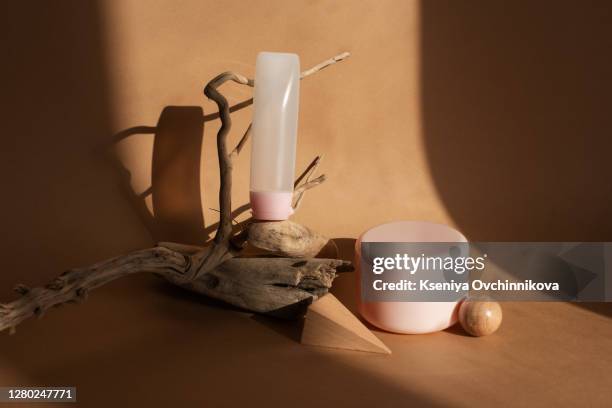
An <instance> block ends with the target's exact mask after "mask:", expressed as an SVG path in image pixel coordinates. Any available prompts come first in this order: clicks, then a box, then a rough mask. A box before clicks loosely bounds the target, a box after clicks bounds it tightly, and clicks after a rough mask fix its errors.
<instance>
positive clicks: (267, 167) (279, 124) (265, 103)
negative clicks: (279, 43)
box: [250, 52, 300, 220]
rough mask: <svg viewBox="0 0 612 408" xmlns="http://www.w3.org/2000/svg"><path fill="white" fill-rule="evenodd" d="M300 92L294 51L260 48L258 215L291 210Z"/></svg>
mask: <svg viewBox="0 0 612 408" xmlns="http://www.w3.org/2000/svg"><path fill="white" fill-rule="evenodd" d="M299 96H300V59H299V57H298V56H297V55H296V54H284V53H275V52H261V53H259V55H258V56H257V63H256V65H255V92H254V96H253V128H252V150H251V188H250V201H251V207H252V209H253V215H254V217H255V218H256V219H259V220H286V219H287V218H289V216H290V215H291V214H292V212H293V210H292V208H291V201H292V196H293V179H294V173H295V150H296V138H297V121H298V104H299Z"/></svg>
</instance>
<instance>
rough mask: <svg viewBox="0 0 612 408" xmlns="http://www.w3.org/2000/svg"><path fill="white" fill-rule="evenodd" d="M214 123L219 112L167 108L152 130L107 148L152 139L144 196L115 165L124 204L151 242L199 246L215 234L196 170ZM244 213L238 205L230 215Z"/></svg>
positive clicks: (124, 136)
mask: <svg viewBox="0 0 612 408" xmlns="http://www.w3.org/2000/svg"><path fill="white" fill-rule="evenodd" d="M252 103H253V99H252V98H251V99H246V100H244V101H242V102H239V103H237V104H235V105H233V106H231V107H230V112H236V111H239V110H241V109H244V108H246V107H248V106H250V105H251V104H252ZM217 119H219V113H218V112H214V113H211V114H208V115H204V111H203V110H202V108H201V107H199V106H166V107H165V108H164V110H163V111H162V113H161V114H160V116H159V120H158V122H157V125H156V126H135V127H132V128H128V129H125V130H123V131H121V132H119V133H117V134H116V135H115V136H114V138H113V141H112V142H113V143H112V144H113V145H118V144H119V143H121V142H122V141H124V140H128V139H129V138H130V137H132V136H135V135H142V134H152V135H153V154H152V156H153V157H152V161H151V168H150V169H148V170H149V171H150V176H151V177H150V178H151V186H150V187H148V188H146V189H145V191H143V192H141V193H138V192H136V191H135V190H134V188H133V186H132V183H131V173H130V170H129V168H128V167H129V166H125V165H123V164H122V163H121V160H120V159H119V160H116V161H115V163H116V165H118V167H119V168H120V169H121V170H122V172H123V175H124V181H125V183H124V187H126V189H125V191H126V192H127V195H128V198H129V200H130V201H131V202H132V204H133V206H134V208H135V209H136V210H137V212H138V214H139V215H140V216H141V218H142V220H143V222H144V223H145V225H146V226H147V229H148V230H149V232H150V233H151V235H152V237H153V239H154V241H155V242H160V241H172V242H180V243H185V244H194V245H202V244H203V243H205V242H206V241H208V240H209V238H210V237H211V236H212V234H213V233H214V232H215V230H216V228H217V225H218V224H217V223H214V224H211V225H208V226H206V225H205V220H204V216H203V211H202V210H203V209H202V192H201V184H200V164H201V160H202V157H201V154H202V138H203V137H204V123H206V122H209V121H212V120H217ZM209 137H216V135H214V134H211V135H209ZM147 200H149V205H147ZM247 209H248V207H246V206H245V205H243V206H240V207H238V208H235V209H234V211H233V213H232V214H233V216H234V217H237V216H238V215H240V214H241V213H243V212H244V211H246V210H247Z"/></svg>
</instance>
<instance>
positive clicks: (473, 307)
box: [459, 299, 503, 337]
mask: <svg viewBox="0 0 612 408" xmlns="http://www.w3.org/2000/svg"><path fill="white" fill-rule="evenodd" d="M502 317H503V316H502V309H501V306H500V305H499V303H497V302H494V301H482V300H471V299H467V300H464V301H463V302H462V303H461V306H460V307H459V323H461V327H463V329H464V330H465V331H466V332H468V333H469V334H471V335H472V336H475V337H480V336H488V335H489V334H493V333H495V331H497V329H499V326H500V325H501V322H502Z"/></svg>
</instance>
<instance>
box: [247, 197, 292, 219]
mask: <svg viewBox="0 0 612 408" xmlns="http://www.w3.org/2000/svg"><path fill="white" fill-rule="evenodd" d="M292 199H293V192H291V191H251V193H250V200H251V208H252V210H253V217H254V218H255V219H257V220H268V221H280V220H286V219H288V218H289V216H290V215H291V214H293V208H292V207H291V201H292Z"/></svg>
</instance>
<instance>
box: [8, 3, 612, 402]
mask: <svg viewBox="0 0 612 408" xmlns="http://www.w3.org/2000/svg"><path fill="white" fill-rule="evenodd" d="M610 9H611V7H610V4H609V2H605V1H602V2H595V3H591V4H589V5H588V6H587V5H578V4H576V3H575V2H565V1H561V2H559V1H543V2H537V3H535V2H528V1H516V2H512V3H507V2H491V1H485V0H482V1H477V2H457V1H431V2H430V1H427V2H422V3H419V2H416V1H402V0H388V1H351V0H341V1H323V0H318V1H296V2H286V1H276V0H266V1H263V0H262V1H258V2H243V1H219V0H203V1H201V0H186V1H182V2H175V1H171V0H164V1H146V2H145V1H136V0H126V1H110V0H109V1H98V2H97V1H88V2H83V1H58V2H39V3H37V4H36V7H34V6H30V5H27V4H25V3H23V2H13V3H11V4H10V5H8V4H7V5H5V8H4V15H5V16H6V17H7V18H6V19H5V21H4V22H3V24H2V28H3V31H4V32H3V35H2V36H0V41H1V42H2V49H3V50H5V51H4V54H3V64H2V65H1V66H0V70H1V76H2V78H3V79H4V84H3V105H2V126H3V128H2V129H3V131H2V139H1V140H2V141H1V143H2V145H1V148H0V185H1V186H2V195H1V197H2V199H1V200H0V228H1V231H2V234H1V237H0V244H1V245H0V247H1V248H2V255H3V268H2V273H1V274H0V299H9V298H10V296H11V294H10V288H11V287H12V286H13V285H14V284H16V283H18V282H23V283H26V284H29V285H35V284H40V283H42V282H45V281H47V280H50V279H51V278H52V277H54V276H56V275H57V274H58V273H59V272H61V271H62V270H64V269H66V268H70V267H74V266H78V265H82V264H89V263H92V262H94V261H97V260H100V259H103V258H106V257H110V256H114V255H117V254H120V253H122V252H126V251H130V250H133V249H136V248H141V247H144V246H148V245H151V244H152V243H153V242H154V241H155V240H158V239H168V238H171V239H176V240H182V241H187V242H189V241H198V240H201V239H204V237H205V236H206V231H205V229H204V226H203V224H207V225H208V224H210V223H211V222H213V221H214V219H215V212H214V211H211V210H209V208H215V207H216V194H217V191H216V186H217V174H216V167H217V164H216V156H215V153H214V149H213V143H214V141H213V140H214V139H213V138H214V134H215V132H216V129H217V126H218V123H217V122H216V121H207V122H206V123H205V124H204V139H203V141H202V140H201V138H200V137H199V135H201V134H202V131H201V129H200V127H201V126H202V123H201V121H199V120H198V118H199V116H198V115H200V116H201V113H200V111H199V110H198V108H199V107H201V108H203V112H204V114H210V113H213V112H214V107H213V105H212V104H211V103H209V102H207V101H205V100H204V97H203V96H202V93H201V89H202V86H203V85H204V83H205V82H206V81H207V80H208V79H210V77H212V76H213V75H215V74H217V73H219V72H221V71H223V70H226V69H234V70H237V71H240V72H242V73H244V74H247V75H252V74H253V62H254V60H255V55H256V53H257V52H258V51H259V50H261V49H267V50H277V51H293V52H297V53H299V54H300V56H301V58H302V63H303V65H304V66H305V67H307V66H310V65H312V64H315V63H317V62H319V61H320V60H322V59H325V58H327V57H329V56H331V55H334V54H336V53H338V52H341V51H344V50H348V51H351V52H352V53H353V56H352V57H351V59H350V60H348V61H346V62H344V63H342V64H341V65H338V66H335V67H333V68H329V69H328V70H325V71H323V72H321V73H318V74H317V75H315V76H313V77H312V78H308V79H307V81H305V82H304V83H303V87H302V99H301V102H302V109H301V112H300V131H299V147H298V148H299V151H298V166H304V165H305V164H306V163H307V162H308V161H309V160H310V159H311V158H312V157H313V156H314V155H316V154H324V155H325V162H324V166H323V169H324V171H325V172H326V173H327V174H328V176H329V181H328V183H326V185H324V186H322V187H320V188H318V189H317V190H315V191H313V192H312V193H311V194H310V193H309V195H308V196H307V197H306V199H305V201H304V204H303V205H302V208H301V209H300V212H299V214H297V216H296V220H298V221H300V222H303V223H304V224H306V225H308V226H309V227H312V228H314V229H316V230H318V231H321V232H324V233H326V234H328V235H330V236H332V237H353V238H354V237H356V236H357V234H359V233H360V232H361V231H363V230H365V229H366V228H368V227H371V226H372V225H376V224H379V223H382V222H386V221H389V220H396V219H423V220H430V221H438V222H445V223H449V224H452V225H455V226H457V227H458V228H459V229H460V230H461V231H462V232H463V233H464V234H465V235H466V236H467V237H468V238H469V239H471V240H571V241H579V240H607V241H611V240H612V216H610V205H609V203H610V202H611V201H612V196H611V194H612V190H610V188H609V178H610V177H609V174H610V170H611V167H610V166H611V164H612V162H611V161H610V160H609V158H608V156H609V152H610V148H611V146H610V143H611V142H610V141H611V140H612V139H610V137H609V135H610V133H611V131H612V129H611V124H612V122H610V120H609V97H610V95H611V94H612V89H611V84H612V82H610V81H609V73H610V72H611V70H612V62H611V60H610V53H609V49H610V38H612V35H610V34H611V33H610V31H611V28H610V25H609V23H608V22H609V20H610V18H611V17H612V16H611V10H610ZM224 91H225V92H226V93H227V95H228V98H229V100H230V102H232V103H235V102H239V101H242V100H244V99H246V98H248V97H249V96H250V91H249V90H248V89H246V88H240V87H239V86H237V85H229V86H227V87H225V88H224ZM186 107H191V108H186ZM193 107H195V108H193ZM165 108H166V110H165V113H166V115H164V116H163V118H162V112H164V109H165ZM234 117H235V122H234V123H235V129H234V132H233V134H232V135H233V138H234V140H235V138H237V137H239V135H240V134H241V133H242V130H243V129H244V128H245V127H246V125H247V123H248V121H249V117H250V108H246V109H243V110H241V111H239V112H237V113H236V114H235V115H234ZM160 118H161V119H163V120H161V119H160ZM158 121H161V123H160V126H159V128H158V129H152V128H150V127H151V126H156V125H157V123H158ZM134 126H148V127H149V128H142V127H140V128H136V129H135V128H133V127H134ZM123 136H125V138H123V139H122V141H121V142H118V143H116V142H117V140H118V139H120V138H121V137H123ZM154 138H155V140H156V141H157V142H158V143H160V144H159V148H158V149H157V151H156V154H158V155H159V156H158V158H157V161H156V162H154V161H153V159H152V157H153V140H154ZM115 144H118V146H117V147H118V149H117V150H118V152H119V154H120V157H121V159H122V160H123V162H124V164H125V166H126V167H127V168H128V170H129V172H130V173H129V174H128V173H125V172H123V173H119V174H117V169H116V166H114V165H113V164H112V163H109V162H107V161H105V160H104V159H103V155H102V154H101V152H102V151H105V150H106V149H107V148H108V147H109V146H112V145H115ZM200 144H201V145H200ZM199 151H201V153H202V158H201V159H202V160H199V159H200V158H199V157H198V156H197V155H191V154H188V152H191V153H193V152H199ZM245 153H246V154H244V155H243V157H242V158H241V159H240V160H239V161H238V164H237V170H236V179H235V191H234V192H235V202H236V203H242V202H244V201H245V200H246V197H247V194H248V193H247V190H248V189H247V186H248V151H246V152H245ZM168 174H172V175H175V174H176V175H180V176H175V177H174V178H175V180H176V181H175V182H174V183H173V182H172V177H168ZM200 175H201V181H202V182H201V183H200V180H198V177H199V176H200ZM128 179H129V182H130V184H131V188H130V189H127V191H124V190H123V189H122V188H121V187H120V186H121V184H122V183H123V182H126V181H127V180H128ZM153 181H155V183H154V184H156V187H155V189H154V190H155V194H154V196H153V197H151V196H148V197H147V198H140V197H138V196H135V195H134V193H136V194H140V193H143V192H144V191H145V190H146V189H147V188H148V187H149V186H150V185H151V183H152V182H153ZM147 205H148V206H149V208H153V207H155V208H156V211H155V216H154V217H151V215H150V213H149V212H148V211H149V210H147V207H146V206H147ZM155 208H154V210H155ZM202 213H203V214H204V216H202ZM349 245H350V242H349ZM347 279H349V278H341V281H340V282H338V284H337V288H336V291H340V292H342V291H343V290H345V289H346V288H348V286H347V284H346V280H347ZM342 281H345V283H343V282H342ZM152 282H153V280H150V279H148V278H135V279H133V280H128V281H127V282H125V283H121V282H119V283H117V284H116V285H114V286H113V287H112V288H110V289H109V290H105V289H102V291H100V292H99V293H95V294H93V297H92V299H91V301H90V302H88V303H86V304H85V305H82V306H80V307H79V308H78V309H75V308H66V309H64V310H58V311H54V312H52V313H50V315H49V316H48V317H45V319H43V320H42V321H39V322H29V323H27V324H26V325H25V326H24V327H23V329H22V330H20V334H19V336H18V337H7V336H1V337H0V342H1V344H2V345H1V347H0V350H1V351H0V358H1V360H2V363H1V364H0V383H2V384H9V383H10V384H42V383H45V384H50V383H66V384H68V383H70V384H75V385H77V386H78V387H79V389H80V392H81V394H80V395H82V396H83V398H86V400H85V401H86V402H89V404H88V405H90V406H92V405H95V404H96V403H97V404H99V406H108V405H111V404H112V401H116V399H115V395H116V394H120V395H124V396H125V398H126V399H129V400H130V401H129V402H132V403H133V404H136V403H137V402H141V403H144V404H148V405H151V406H155V405H156V404H158V405H159V406H167V405H170V404H171V403H172V401H175V399H176V398H178V399H179V400H180V402H181V403H182V404H175V405H178V406H180V405H187V404H188V403H190V402H191V403H194V402H198V403H200V404H203V403H205V402H209V403H210V405H217V406H222V405H224V404H225V405H229V404H230V403H232V402H234V403H235V402H245V401H249V402H250V401H257V402H262V403H263V402H265V403H267V404H270V405H274V404H286V402H287V401H291V403H292V404H295V405H296V406H300V405H302V406H306V405H308V406H312V404H313V402H316V398H318V397H306V396H304V393H303V391H304V389H305V385H310V386H312V387H316V389H317V391H318V392H317V393H316V395H318V396H320V395H325V396H326V397H327V400H328V402H330V403H336V404H338V403H339V402H342V401H347V400H349V401H353V402H354V403H355V401H356V402H357V403H360V404H362V405H364V406H366V405H367V406H385V405H387V406H396V405H397V401H402V402H404V401H405V402H406V403H408V402H411V403H413V404H414V405H419V403H421V404H422V405H426V404H431V405H445V404H448V405H454V406H468V405H470V406H472V405H475V404H481V405H486V406H489V405H491V404H496V405H502V406H503V405H514V404H513V403H512V402H516V403H523V404H524V405H532V404H533V405H544V404H545V403H547V402H553V403H557V404H559V405H570V406H572V405H573V406H575V405H585V404H587V405H588V403H589V402H592V403H593V405H604V406H605V405H609V403H608V401H609V398H610V391H609V390H610V382H609V380H608V378H609V377H608V376H607V372H608V371H609V368H610V366H611V364H610V363H611V362H610V360H609V358H610V357H609V356H610V355H611V354H612V353H611V352H610V351H611V346H610V340H609V339H610V338H611V336H610V320H609V318H608V317H606V313H607V316H609V315H610V313H609V311H607V312H606V310H605V309H604V310H600V312H601V313H598V314H594V313H591V312H590V311H588V310H585V309H582V308H577V307H575V306H572V305H558V304H541V305H509V306H508V307H506V308H505V309H504V324H503V326H502V328H501V329H500V331H499V332H498V333H497V334H495V335H494V336H492V337H489V338H485V339H477V340H476V339H472V338H467V337H463V336H460V335H457V334H456V333H454V332H444V333H439V334H435V335H431V336H396V335H391V334H381V337H382V338H383V340H384V341H385V342H386V343H387V344H388V345H389V347H390V348H391V349H392V350H393V352H394V354H393V356H392V357H390V359H389V358H386V357H379V356H363V355H355V354H353V353H349V352H346V353H337V352H329V351H324V350H320V351H319V350H312V349H307V348H304V347H301V346H299V345H298V344H297V343H296V342H294V341H293V340H291V339H288V338H286V337H283V336H282V335H279V334H278V333H276V332H275V331H274V330H270V327H269V326H270V325H272V324H270V323H267V322H265V323H263V321H262V320H260V319H253V318H251V316H250V315H246V314H242V313H236V312H231V311H227V310H224V309H223V308H221V307H219V306H218V305H211V304H210V302H206V301H198V300H197V299H193V298H190V297H188V296H187V297H185V296H184V294H179V293H177V292H174V291H170V293H168V291H167V290H166V289H160V286H158V285H157V284H156V283H152ZM343 288H345V289H343ZM346 290H347V292H343V295H342V296H341V295H340V293H337V294H338V297H339V298H340V299H342V300H343V301H345V302H350V300H351V299H352V296H353V293H354V292H351V289H350V288H349V289H346ZM130 295H133V296H135V297H131V296H130ZM600 309H601V308H600ZM275 327H276V326H275ZM281 331H282V330H281ZM43 340H44V341H43ZM262 367H264V368H266V369H267V370H269V371H262V370H263V369H262ZM230 381H231V382H233V383H236V382H239V383H241V384H243V388H241V389H238V388H237V387H235V386H229V385H228V384H229V383H230ZM277 381H284V383H283V385H284V386H283V387H279V391H277V392H274V393H270V392H269V389H270V384H274V383H275V382H277ZM164 385H167V386H168V387H169V388H168V391H167V392H163V391H160V389H163V386H164ZM109 387H112V389H114V391H115V395H113V394H110V393H109V391H108V389H109ZM226 387H227V388H226ZM224 389H227V390H228V391H227V392H226V393H220V392H219V390H224ZM517 390H518V391H517ZM228 395H229V396H228ZM511 401H512V402H511Z"/></svg>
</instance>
